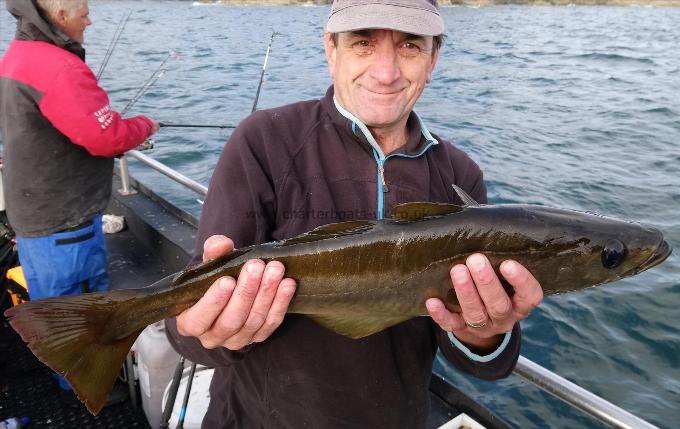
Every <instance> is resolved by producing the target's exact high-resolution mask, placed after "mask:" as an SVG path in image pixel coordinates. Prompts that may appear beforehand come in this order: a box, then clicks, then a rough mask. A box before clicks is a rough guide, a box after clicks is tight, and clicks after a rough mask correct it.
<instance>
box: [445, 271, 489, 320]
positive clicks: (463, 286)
mask: <svg viewBox="0 0 680 429" xmlns="http://www.w3.org/2000/svg"><path fill="white" fill-rule="evenodd" d="M449 274H450V275H451V282H452V283H453V288H454V289H455V290H456V297H457V298H458V303H459V304H460V309H461V312H462V315H463V318H465V320H468V321H470V322H472V323H475V324H480V325H481V324H484V323H486V322H488V316H487V314H486V310H485V309H484V303H483V302H482V299H481V298H480V296H479V293H478V287H479V286H478V287H475V283H474V281H473V279H472V277H471V276H470V272H469V271H468V268H467V267H466V266H465V265H455V266H454V267H453V268H451V271H450V273H449Z"/></svg>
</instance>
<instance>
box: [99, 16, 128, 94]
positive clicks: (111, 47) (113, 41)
mask: <svg viewBox="0 0 680 429" xmlns="http://www.w3.org/2000/svg"><path fill="white" fill-rule="evenodd" d="M130 15H132V10H129V11H128V14H127V15H126V16H124V17H123V18H121V20H120V21H119V22H118V27H117V28H116V31H115V33H113V38H112V39H111V42H109V46H108V48H106V54H104V61H103V62H102V65H101V66H99V71H98V72H97V81H99V80H100V79H101V76H102V73H104V69H106V66H107V64H108V63H109V60H110V59H111V55H113V51H114V50H115V49H116V46H118V41H119V40H120V36H121V35H122V34H123V30H124V29H125V25H126V24H127V22H128V20H129V19H130Z"/></svg>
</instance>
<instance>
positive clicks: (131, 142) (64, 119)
mask: <svg viewBox="0 0 680 429" xmlns="http://www.w3.org/2000/svg"><path fill="white" fill-rule="evenodd" d="M40 111H41V112H42V114H43V115H45V117H46V118H47V119H48V120H49V121H50V122H51V123H52V125H54V127H55V128H57V129H58V130H59V131H61V132H62V133H63V134H64V135H65V136H66V137H68V138H69V139H70V140H71V141H72V142H73V143H75V144H77V145H80V146H83V147H84V148H85V149H86V150H87V151H88V152H89V153H90V154H92V155H94V156H109V157H111V156H116V155H120V154H122V153H124V152H125V151H127V150H130V149H132V148H134V147H136V146H138V145H140V144H141V143H142V142H144V140H145V139H146V138H147V137H148V136H149V135H150V134H151V130H152V128H153V123H152V122H151V120H150V119H149V118H147V117H146V116H142V115H140V116H136V117H134V118H130V119H123V117H122V116H121V115H120V114H119V113H117V112H114V111H113V110H111V107H110V105H109V97H108V95H107V94H106V92H105V91H104V90H103V89H101V88H100V87H99V85H98V84H97V79H96V77H95V76H94V74H93V73H92V71H91V70H90V69H89V67H87V66H86V65H85V64H84V63H77V62H71V63H70V64H69V65H68V66H64V67H63V68H62V70H60V71H59V73H58V74H57V75H56V77H55V79H54V81H53V82H52V84H51V85H50V86H49V88H48V90H47V91H46V92H45V94H44V95H43V97H42V99H41V100H40Z"/></svg>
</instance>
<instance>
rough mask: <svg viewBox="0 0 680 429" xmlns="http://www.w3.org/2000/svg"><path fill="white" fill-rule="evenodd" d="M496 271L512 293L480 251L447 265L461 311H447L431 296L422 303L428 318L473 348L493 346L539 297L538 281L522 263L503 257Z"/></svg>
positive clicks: (535, 304)
mask: <svg viewBox="0 0 680 429" xmlns="http://www.w3.org/2000/svg"><path fill="white" fill-rule="evenodd" d="M500 271H501V274H502V275H503V277H504V278H505V279H506V280H507V281H508V283H510V284H511V285H512V287H513V288H514V289H515V294H514V295H513V296H512V297H508V295H507V293H506V292H505V290H504V289H503V286H501V282H500V280H499V279H498V277H497V276H496V273H495V272H494V270H493V267H492V266H491V263H490V262H489V260H488V259H487V258H486V256H484V255H481V254H478V253H477V254H473V255H470V256H469V257H468V259H467V260H466V261H465V265H462V264H460V265H456V266H454V267H453V268H451V272H450V274H451V282H452V283H453V288H454V289H455V291H456V297H458V302H459V303H460V307H461V313H460V314H458V313H451V312H450V311H448V310H447V309H446V307H444V303H443V302H442V301H441V300H439V299H437V298H431V299H428V300H427V302H426V303H425V305H426V306H427V310H428V312H429V313H430V316H431V317H432V319H434V321H435V322H436V323H437V324H438V325H439V326H441V328H442V329H443V330H445V331H448V332H452V333H453V334H454V335H455V336H456V338H458V339H459V340H460V341H461V342H462V343H465V344H467V345H468V346H471V347H472V348H474V349H475V350H478V351H482V352H486V351H492V350H494V349H495V348H496V347H498V345H499V344H500V342H501V341H502V334H505V333H506V332H509V331H510V330H512V327H513V326H514V325H515V323H517V322H518V321H520V320H522V319H525V318H526V317H527V316H529V313H531V311H532V310H533V309H534V308H535V307H536V306H537V305H538V304H540V303H541V301H542V300H543V289H541V285H540V284H539V283H538V281H537V280H536V279H535V278H534V276H533V275H532V274H531V273H530V272H529V271H528V270H527V269H526V268H524V267H523V266H522V265H520V264H518V263H517V262H516V261H512V260H507V261H503V263H502V264H501V266H500Z"/></svg>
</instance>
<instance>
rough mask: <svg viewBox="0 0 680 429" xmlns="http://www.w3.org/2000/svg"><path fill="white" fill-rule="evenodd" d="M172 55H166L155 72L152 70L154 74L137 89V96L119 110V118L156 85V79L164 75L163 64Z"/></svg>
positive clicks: (171, 53)
mask: <svg viewBox="0 0 680 429" xmlns="http://www.w3.org/2000/svg"><path fill="white" fill-rule="evenodd" d="M172 55H173V52H170V53H168V56H167V57H165V59H164V60H163V61H162V62H161V63H160V65H159V66H158V68H157V69H156V70H154V72H153V73H152V74H151V76H150V77H149V78H148V79H147V80H146V82H144V84H143V85H142V86H141V87H140V88H139V90H138V91H137V94H135V96H134V97H132V99H131V100H130V101H129V102H128V104H127V106H125V108H124V109H123V110H121V112H120V115H121V116H124V115H125V113H127V111H128V110H130V108H132V106H134V105H135V103H137V101H139V99H140V98H142V96H143V95H144V94H146V92H147V91H148V90H149V89H150V88H151V87H152V86H153V85H154V84H155V83H156V81H157V80H158V79H160V77H161V76H163V74H165V69H163V66H165V63H167V62H168V60H169V59H170V57H171V56H172Z"/></svg>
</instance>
